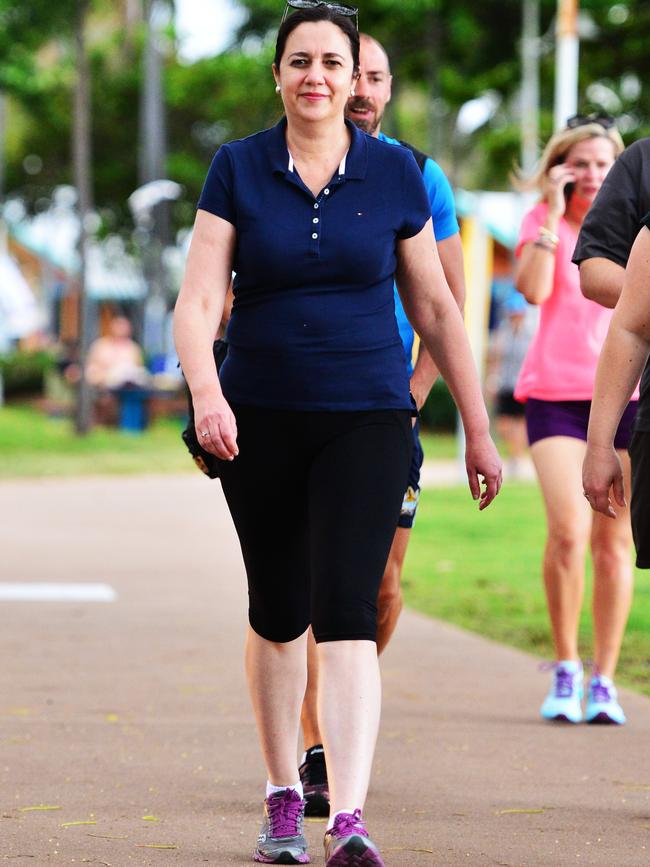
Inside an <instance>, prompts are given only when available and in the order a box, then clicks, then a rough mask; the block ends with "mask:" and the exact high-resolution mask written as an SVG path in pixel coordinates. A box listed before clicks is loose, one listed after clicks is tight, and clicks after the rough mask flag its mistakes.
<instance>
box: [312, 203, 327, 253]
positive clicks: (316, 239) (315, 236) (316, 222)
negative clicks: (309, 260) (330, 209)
mask: <svg viewBox="0 0 650 867" xmlns="http://www.w3.org/2000/svg"><path fill="white" fill-rule="evenodd" d="M325 195H329V189H327V188H326V189H324V190H323V192H322V193H321V194H320V196H319V198H318V201H316V202H314V211H320V210H321V207H322V204H323V197H324V196H325ZM311 223H312V232H311V239H312V242H313V243H312V245H311V250H312V253H313V254H314V255H316V256H317V255H318V254H319V245H320V236H321V215H320V213H319V214H318V215H316V214H314V215H313V216H312V218H311Z"/></svg>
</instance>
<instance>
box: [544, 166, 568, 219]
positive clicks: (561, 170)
mask: <svg viewBox="0 0 650 867" xmlns="http://www.w3.org/2000/svg"><path fill="white" fill-rule="evenodd" d="M575 179H576V176H575V174H574V172H573V170H572V169H571V168H570V167H569V166H567V165H566V164H565V163H559V164H558V165H557V166H553V168H552V169H551V170H550V171H549V173H548V174H547V175H546V177H545V178H544V181H543V183H542V195H543V196H544V200H545V201H546V202H547V204H548V210H549V214H551V215H553V216H555V217H561V216H563V215H564V212H565V211H566V197H565V195H564V190H565V187H566V185H567V184H573V183H575Z"/></svg>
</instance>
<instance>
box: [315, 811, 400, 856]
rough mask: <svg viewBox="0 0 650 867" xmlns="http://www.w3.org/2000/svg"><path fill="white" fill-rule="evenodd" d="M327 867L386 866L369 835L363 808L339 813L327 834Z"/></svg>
mask: <svg viewBox="0 0 650 867" xmlns="http://www.w3.org/2000/svg"><path fill="white" fill-rule="evenodd" d="M325 867H385V864H384V862H383V861H382V860H381V855H380V854H379V850H378V849H377V847H376V846H375V844H374V843H373V842H372V840H371V839H370V837H368V832H367V831H366V826H365V825H364V823H363V819H362V818H361V810H355V811H354V813H339V815H338V816H337V817H336V819H334V825H333V826H332V827H331V828H330V829H329V831H327V832H326V834H325Z"/></svg>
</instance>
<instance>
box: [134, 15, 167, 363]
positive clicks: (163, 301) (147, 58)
mask: <svg viewBox="0 0 650 867" xmlns="http://www.w3.org/2000/svg"><path fill="white" fill-rule="evenodd" d="M164 9H165V5H164V4H163V3H162V2H161V0H146V2H145V33H146V42H145V47H144V57H143V82H142V92H141V103H140V152H139V180H140V186H144V185H146V184H149V183H152V182H154V181H158V180H161V179H163V178H165V174H166V172H165V162H166V129H165V108H164V98H163V86H162V72H163V69H162V67H163V56H162V49H161V39H162V36H161V26H160V22H161V17H162V16H163V14H164ZM169 216H170V214H169V205H168V203H167V202H166V201H165V200H162V201H160V202H159V203H158V204H156V205H155V206H154V207H152V208H151V211H150V212H149V215H148V220H147V223H146V225H145V228H144V235H143V241H144V251H143V266H144V274H145V280H146V283H147V296H146V299H145V304H144V311H143V313H144V316H143V323H142V325H143V333H142V335H141V338H142V343H143V345H144V349H145V352H146V353H147V355H148V356H151V357H153V358H155V357H157V356H158V357H159V356H162V355H164V354H165V352H166V349H167V347H166V346H165V319H166V316H167V298H166V286H165V272H164V267H163V262H162V252H163V248H164V247H165V245H166V244H167V243H169Z"/></svg>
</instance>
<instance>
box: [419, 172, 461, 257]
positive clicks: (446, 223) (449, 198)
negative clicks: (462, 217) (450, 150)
mask: <svg viewBox="0 0 650 867" xmlns="http://www.w3.org/2000/svg"><path fill="white" fill-rule="evenodd" d="M422 176H423V178H424V185H425V187H426V188H427V193H428V196H429V202H430V208H431V216H432V217H433V233H434V235H435V238H436V241H444V240H445V238H449V237H451V235H455V234H456V233H457V232H458V231H460V229H459V226H458V220H457V219H456V205H455V202H454V194H453V192H452V189H451V185H450V184H449V181H448V180H447V176H446V175H445V173H444V172H443V170H442V169H441V168H440V166H439V165H438V163H437V162H435V160H432V159H431V157H429V158H428V159H427V161H426V163H425V164H424V172H423V175H422Z"/></svg>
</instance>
